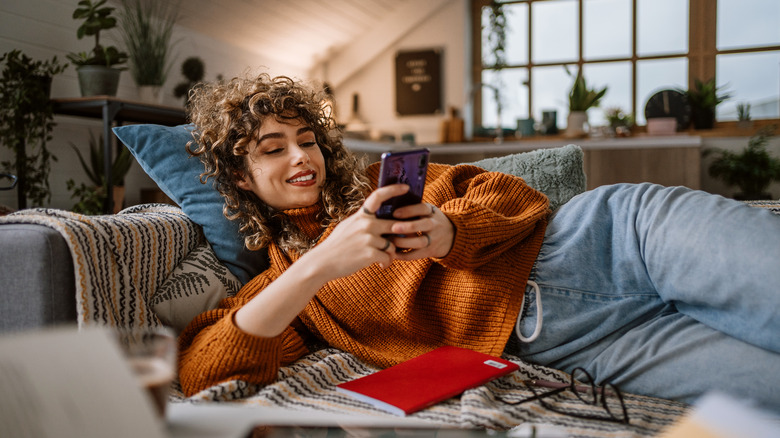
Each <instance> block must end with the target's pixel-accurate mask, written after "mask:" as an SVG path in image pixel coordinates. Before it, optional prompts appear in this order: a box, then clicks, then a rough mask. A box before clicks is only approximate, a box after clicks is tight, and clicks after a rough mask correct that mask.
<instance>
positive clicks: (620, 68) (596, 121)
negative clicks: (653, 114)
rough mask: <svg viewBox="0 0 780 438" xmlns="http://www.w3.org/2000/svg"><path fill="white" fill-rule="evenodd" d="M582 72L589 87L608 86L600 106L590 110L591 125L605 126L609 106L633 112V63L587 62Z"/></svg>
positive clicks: (625, 111) (589, 121)
mask: <svg viewBox="0 0 780 438" xmlns="http://www.w3.org/2000/svg"><path fill="white" fill-rule="evenodd" d="M582 73H583V75H584V77H585V81H586V83H587V84H588V87H589V88H598V89H601V88H603V87H605V86H606V87H607V94H605V95H604V97H603V98H602V99H601V104H600V105H599V107H598V108H593V109H590V110H588V123H589V124H590V125H591V126H605V125H606V124H607V118H606V117H605V116H604V113H605V112H606V110H608V109H609V108H620V109H622V110H623V112H624V113H626V114H629V113H631V63H630V62H607V63H603V64H585V65H584V66H583V68H582Z"/></svg>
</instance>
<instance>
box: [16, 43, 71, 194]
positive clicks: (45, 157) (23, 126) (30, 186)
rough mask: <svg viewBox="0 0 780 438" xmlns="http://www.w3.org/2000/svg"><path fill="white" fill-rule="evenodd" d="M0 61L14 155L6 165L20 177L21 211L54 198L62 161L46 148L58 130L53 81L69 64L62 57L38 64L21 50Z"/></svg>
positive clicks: (18, 192) (38, 62)
mask: <svg viewBox="0 0 780 438" xmlns="http://www.w3.org/2000/svg"><path fill="white" fill-rule="evenodd" d="M0 63H3V71H2V77H0V144H2V145H3V146H5V147H6V148H8V149H10V151H11V152H12V153H13V161H4V162H3V163H1V164H2V166H3V168H4V170H6V171H8V172H10V173H15V174H16V176H17V177H18V186H17V187H18V189H17V190H18V191H17V204H18V208H19V209H23V208H27V201H28V200H29V201H30V202H31V203H32V205H35V206H41V205H43V204H44V202H48V201H50V200H51V191H50V189H49V171H50V168H51V162H52V161H56V160H57V157H55V156H54V155H53V154H52V153H51V152H49V150H48V148H47V147H46V142H47V141H49V140H51V131H52V129H53V128H54V112H53V105H52V103H51V101H50V100H49V93H50V91H51V82H52V78H53V77H54V76H55V75H57V74H60V73H62V72H63V71H64V70H65V68H66V67H67V64H61V63H60V62H59V61H58V60H57V57H56V56H55V57H53V58H52V59H50V60H46V61H39V60H33V59H32V58H30V57H29V56H27V55H25V54H24V53H22V52H21V51H20V50H13V51H11V52H7V53H5V54H3V56H2V57H1V58H0Z"/></svg>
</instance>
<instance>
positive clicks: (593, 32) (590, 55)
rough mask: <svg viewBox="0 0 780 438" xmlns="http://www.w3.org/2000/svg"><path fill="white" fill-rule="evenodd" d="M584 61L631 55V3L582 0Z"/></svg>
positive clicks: (612, 0)
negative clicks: (583, 0)
mask: <svg viewBox="0 0 780 438" xmlns="http://www.w3.org/2000/svg"><path fill="white" fill-rule="evenodd" d="M583 7H584V11H583V15H584V17H583V23H584V24H583V26H584V28H583V39H584V41H583V50H584V54H583V56H584V57H585V59H604V58H628V57H630V56H631V2H630V1H627V0H585V3H584V5H583Z"/></svg>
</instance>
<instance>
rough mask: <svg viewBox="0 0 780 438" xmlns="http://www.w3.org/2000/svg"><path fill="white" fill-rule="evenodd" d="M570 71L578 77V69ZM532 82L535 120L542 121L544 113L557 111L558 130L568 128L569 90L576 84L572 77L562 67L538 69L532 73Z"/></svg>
mask: <svg viewBox="0 0 780 438" xmlns="http://www.w3.org/2000/svg"><path fill="white" fill-rule="evenodd" d="M570 71H571V74H572V75H575V76H576V74H577V69H576V68H573V69H571V70H570ZM531 80H532V82H531V93H533V96H534V107H533V108H532V111H533V114H534V119H535V120H537V121H541V120H542V111H548V110H556V111H558V115H557V126H558V129H563V128H564V127H566V117H567V116H568V114H569V101H568V96H569V90H570V89H571V85H572V83H573V82H574V79H573V78H572V76H569V75H568V74H566V70H564V68H563V67H561V66H554V67H536V68H534V69H533V70H532V72H531Z"/></svg>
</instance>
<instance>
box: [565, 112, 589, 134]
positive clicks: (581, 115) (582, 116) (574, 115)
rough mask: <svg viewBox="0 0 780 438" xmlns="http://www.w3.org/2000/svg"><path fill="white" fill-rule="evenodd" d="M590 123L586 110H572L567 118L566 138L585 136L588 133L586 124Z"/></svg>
mask: <svg viewBox="0 0 780 438" xmlns="http://www.w3.org/2000/svg"><path fill="white" fill-rule="evenodd" d="M587 123H588V113H586V112H585V111H572V112H570V113H569V117H568V118H567V119H566V131H564V136H565V137H566V138H578V137H584V136H585V135H586V134H587V131H586V130H585V125H586V124H587Z"/></svg>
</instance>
